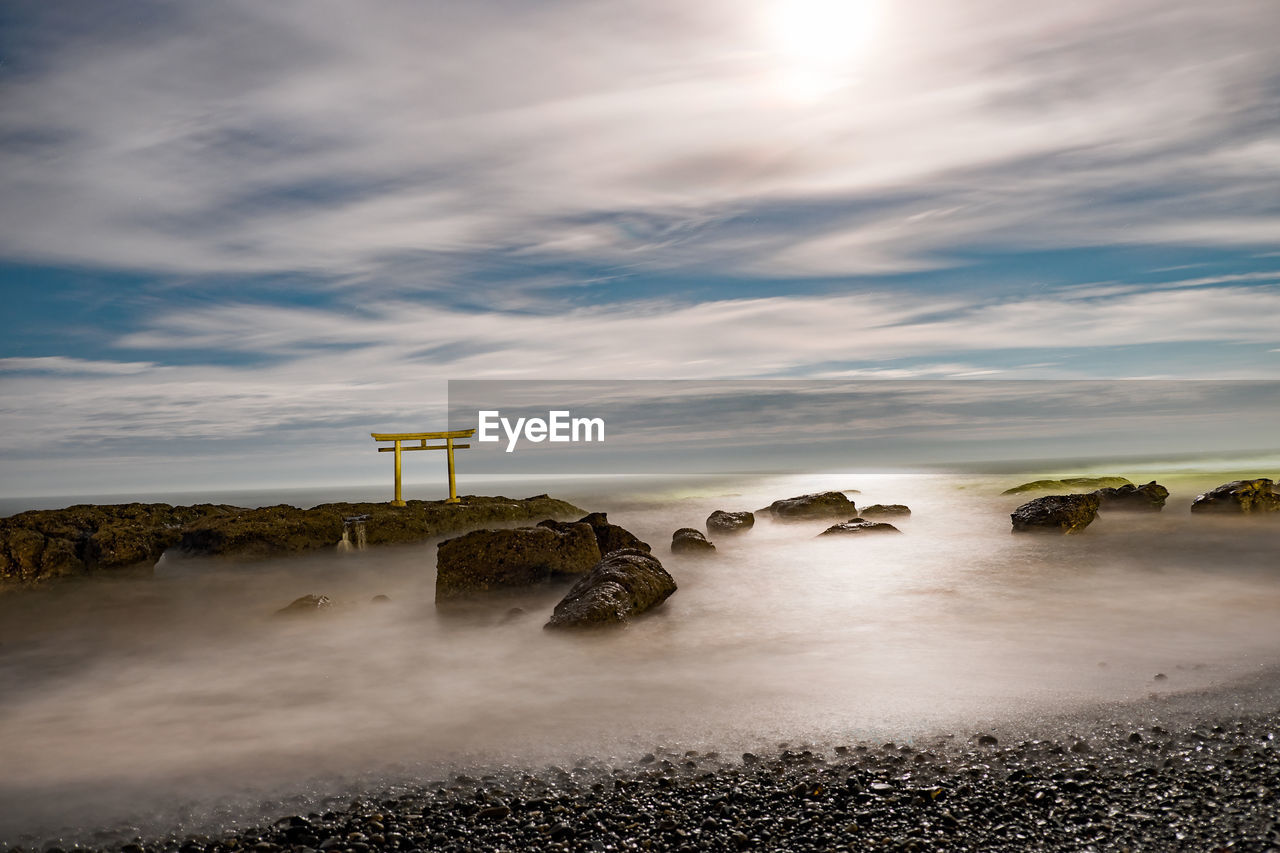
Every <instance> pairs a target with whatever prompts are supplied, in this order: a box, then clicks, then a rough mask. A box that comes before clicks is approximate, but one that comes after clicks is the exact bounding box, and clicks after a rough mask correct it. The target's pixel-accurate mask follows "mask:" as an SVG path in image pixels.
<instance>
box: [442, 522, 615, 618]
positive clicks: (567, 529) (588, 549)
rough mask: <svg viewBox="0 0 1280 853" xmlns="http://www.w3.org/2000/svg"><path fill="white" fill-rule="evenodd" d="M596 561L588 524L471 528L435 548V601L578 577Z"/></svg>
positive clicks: (597, 551) (594, 542) (593, 536)
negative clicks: (571, 576) (555, 577)
mask: <svg viewBox="0 0 1280 853" xmlns="http://www.w3.org/2000/svg"><path fill="white" fill-rule="evenodd" d="M599 559H600V549H599V547H598V546H597V545H596V537H595V533H594V532H593V531H592V529H591V526H590V525H589V524H581V523H579V524H558V525H556V526H555V527H549V526H538V527H515V528H508V529H503V530H473V531H471V532H470V533H466V534H463V535H462V536H458V537H456V538H454V539H446V540H445V541H443V542H441V543H440V544H439V545H438V546H436V603H437V604H440V603H442V602H446V601H450V600H454V599H460V598H470V597H473V596H475V595H477V594H482V593H487V592H493V591H497V590H506V589H520V588H524V587H530V586H535V585H537V584H540V583H543V582H545V581H547V580H549V579H550V578H551V577H552V576H553V575H579V574H582V573H584V572H587V571H590V569H591V567H592V566H594V565H595V564H596V563H597V562H598V561H599Z"/></svg>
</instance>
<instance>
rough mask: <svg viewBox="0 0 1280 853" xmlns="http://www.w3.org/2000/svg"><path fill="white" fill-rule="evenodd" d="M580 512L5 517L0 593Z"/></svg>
mask: <svg viewBox="0 0 1280 853" xmlns="http://www.w3.org/2000/svg"><path fill="white" fill-rule="evenodd" d="M582 512H583V511H582V510H581V509H579V508H578V507H575V506H573V505H572V504H569V503H566V502H565V501H561V500H556V499H555V498H551V497H548V496H547V495H536V496H534V497H531V498H524V499H515V498H506V497H481V496H476V495H467V496H466V497H464V498H462V500H461V502H459V503H456V504H450V503H445V502H444V501H408V502H407V504H406V505H405V506H403V507H393V506H391V505H389V504H385V503H331V504H322V505H320V506H316V507H312V508H311V509H299V508H297V507H293V506H288V505H284V504H281V505H279V506H270V507H261V508H258V509H245V508H243V507H235V506H229V505H225V504H198V505H196V506H170V505H169V504H143V503H134V504H115V505H105V506H97V505H92V504H80V505H77V506H71V507H67V508H66V509H58V510H32V511H30V512H23V513H19V514H17V515H13V516H9V517H8V518H0V587H2V586H5V585H15V584H17V585H30V584H36V583H41V582H45V581H48V580H51V579H54V578H60V577H74V576H82V575H93V574H98V573H108V572H110V573H117V572H137V571H143V572H150V571H151V570H152V568H153V567H154V565H155V563H156V561H157V560H158V559H160V557H161V556H162V555H163V554H164V553H165V552H166V551H168V550H170V549H174V550H175V551H176V552H179V553H181V554H183V555H184V556H199V557H224V558H233V559H262V558H266V557H279V556H286V555H290V554H300V553H307V552H313V551H319V550H323V549H327V548H334V547H336V546H337V545H338V544H339V543H340V542H344V541H347V544H350V543H349V541H348V539H347V537H344V534H346V533H347V532H348V530H347V528H348V521H349V520H351V519H358V522H359V525H360V531H361V535H362V536H363V541H364V542H365V543H366V544H367V545H369V546H374V545H389V544H402V543H403V544H407V543H412V542H420V541H422V540H425V539H430V538H432V537H434V536H440V535H442V534H448V533H453V532H456V531H461V530H467V529H471V528H475V527H481V526H483V525H486V524H505V523H512V522H520V521H532V520H534V519H538V518H551V519H559V518H569V517H573V516H575V515H581V514H582Z"/></svg>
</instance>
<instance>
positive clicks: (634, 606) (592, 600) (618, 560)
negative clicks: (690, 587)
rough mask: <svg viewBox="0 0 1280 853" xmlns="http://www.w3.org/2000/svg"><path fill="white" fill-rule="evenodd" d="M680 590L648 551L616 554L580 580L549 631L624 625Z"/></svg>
mask: <svg viewBox="0 0 1280 853" xmlns="http://www.w3.org/2000/svg"><path fill="white" fill-rule="evenodd" d="M675 591H676V582H675V579H673V578H672V577H671V575H670V574H668V573H667V570H666V569H664V568H663V567H662V563H660V562H659V561H658V559H657V558H656V557H654V556H653V555H652V554H650V553H648V552H647V551H640V550H637V549H635V548H627V549H624V550H621V551H614V552H613V553H611V554H609V555H607V556H606V557H605V558H604V559H602V560H601V561H600V562H599V563H597V564H596V565H595V567H594V568H592V569H591V571H590V572H589V573H588V574H587V575H586V576H585V577H583V578H582V579H581V580H579V581H578V582H577V583H576V584H574V585H573V587H572V588H571V589H570V590H569V592H568V593H567V594H566V595H565V597H564V598H563V599H561V600H560V603H559V604H557V605H556V607H555V610H554V611H553V612H552V614H551V619H550V621H548V622H547V624H546V626H545V627H547V628H559V629H563V628H595V627H609V626H618V625H624V624H626V623H627V622H629V621H630V620H631V619H632V618H633V617H635V616H637V615H639V614H641V613H644V612H645V611H647V610H652V609H653V608H655V607H657V606H658V605H660V604H662V602H664V601H666V600H667V599H668V598H669V597H670V596H671V594H672V593H674V592H675Z"/></svg>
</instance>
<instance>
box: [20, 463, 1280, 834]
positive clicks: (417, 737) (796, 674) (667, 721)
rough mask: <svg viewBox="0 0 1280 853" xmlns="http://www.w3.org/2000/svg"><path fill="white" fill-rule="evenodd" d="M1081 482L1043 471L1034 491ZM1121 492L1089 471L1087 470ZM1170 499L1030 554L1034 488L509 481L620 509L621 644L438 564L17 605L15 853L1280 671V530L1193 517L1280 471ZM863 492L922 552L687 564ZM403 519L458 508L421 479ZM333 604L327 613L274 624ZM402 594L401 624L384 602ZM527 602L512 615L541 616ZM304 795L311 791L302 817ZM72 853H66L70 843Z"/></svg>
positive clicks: (41, 593) (324, 561)
mask: <svg viewBox="0 0 1280 853" xmlns="http://www.w3.org/2000/svg"><path fill="white" fill-rule="evenodd" d="M1077 473H1081V472H1079V471H1044V472H1040V473H1039V474H1038V475H1037V476H1052V475H1070V474H1077ZM1087 473H1096V472H1087ZM1108 473H1116V474H1121V475H1125V476H1130V478H1131V479H1134V480H1135V481H1137V482H1144V481H1146V480H1148V479H1157V480H1159V481H1160V482H1161V483H1163V484H1164V485H1166V486H1167V487H1168V488H1169V489H1170V492H1171V495H1170V498H1169V500H1168V502H1167V505H1166V507H1165V509H1164V510H1163V511H1162V512H1158V513H1133V512H1129V513H1125V512H1110V511H1109V512H1103V513H1102V514H1100V516H1099V517H1098V519H1097V520H1096V521H1095V522H1094V523H1093V524H1092V525H1091V526H1090V527H1089V528H1088V529H1087V530H1086V531H1085V532H1083V533H1081V534H1079V535H1072V536H1039V535H1014V534H1012V533H1011V531H1010V521H1009V513H1010V512H1011V511H1012V510H1013V509H1014V508H1015V507H1016V506H1017V505H1018V504H1020V503H1022V502H1023V501H1025V500H1027V499H1029V498H1030V497H1032V496H1033V495H1004V494H1002V492H1003V491H1004V490H1005V489H1007V488H1009V487H1010V486H1013V485H1016V484H1017V483H1018V482H1021V481H1022V479H1034V478H1036V477H1032V476H1026V477H1023V478H1019V477H1011V476H1010V475H1008V474H978V473H972V472H966V473H955V472H950V473H947V472H942V473H939V472H927V473H918V472H916V473H858V472H856V471H855V472H846V473H839V474H832V473H818V474H806V475H734V476H709V475H708V476H683V477H676V476H656V475H655V476H630V477H625V476H598V477H578V478H572V477H561V478H520V479H507V480H502V479H501V478H492V479H490V480H489V481H487V482H482V483H479V484H475V486H476V488H475V490H476V491H481V492H483V493H485V494H505V495H507V496H509V497H526V496H529V495H532V494H536V493H544V492H547V493H550V494H552V495H553V496H554V497H560V498H563V499H565V500H569V501H571V502H573V503H575V504H577V505H578V506H580V507H582V508H583V509H585V510H589V511H605V512H607V513H608V515H609V519H610V520H611V521H612V522H614V523H617V524H620V525H623V526H624V527H626V528H627V529H629V530H631V531H632V532H634V533H635V534H636V535H638V536H639V537H640V538H642V539H644V540H645V541H647V542H649V543H650V544H651V545H652V546H653V550H654V553H655V554H656V555H657V556H658V557H659V558H660V559H661V560H662V561H663V563H664V565H665V566H666V567H667V569H668V570H669V571H670V572H671V574H672V575H673V577H675V579H676V581H677V583H678V585H679V589H678V591H677V592H676V593H675V594H674V595H673V596H672V597H671V598H670V599H669V600H668V601H667V603H666V604H665V605H664V606H662V607H661V608H660V609H658V610H657V611H655V612H653V613H651V614H648V615H646V616H644V617H642V618H640V619H637V620H635V621H634V622H633V623H632V624H631V625H630V626H628V627H626V628H625V629H621V630H617V631H612V632H606V633H592V634H588V635H575V634H564V633H557V632H549V631H545V630H543V625H544V623H545V622H546V619H547V616H548V615H549V613H550V611H551V608H552V607H553V606H554V603H555V601H556V600H557V599H558V597H559V596H560V595H561V594H562V593H563V589H562V588H547V589H539V590H535V591H532V592H530V593H527V594H522V595H515V596H512V597H508V598H502V599H500V600H498V601H495V602H494V603H493V605H492V606H491V607H483V608H478V609H476V610H473V611H468V612H466V613H465V614H463V615H453V616H450V615H449V614H447V613H438V612H437V610H436V608H435V606H434V600H433V589H434V571H435V546H436V542H435V541H428V542H423V543H421V544H416V545H412V546H402V547H389V548H370V549H364V550H358V549H341V548H339V547H338V543H337V542H335V543H334V547H333V548H332V549H330V550H327V551H324V552H318V553H313V554H309V555H306V556H298V557H292V558H287V559H277V560H269V561H260V562H252V563H228V562H224V561H217V560H199V559H182V558H180V557H178V556H176V555H165V556H164V557H162V558H161V560H160V561H159V563H158V564H157V565H156V567H155V569H154V572H153V573H152V574H150V575H147V576H141V577H139V576H131V577H117V578H103V577H95V578H92V579H88V580H85V581H82V582H77V583H63V584H56V585H51V586H48V587H44V588H36V589H31V590H13V591H9V592H6V593H4V594H0V767H4V768H8V772H6V773H4V774H2V775H0V842H7V843H10V844H13V843H20V842H21V841H22V839H23V838H24V837H25V838H26V839H27V843H28V844H29V843H30V839H33V838H50V837H54V838H63V839H69V840H74V839H77V838H82V837H85V836H84V834H85V833H87V832H89V831H90V829H91V828H93V827H102V826H113V827H124V828H125V829H124V830H123V832H124V833H125V835H127V834H128V833H129V832H132V831H137V832H145V831H147V830H148V829H149V828H151V829H154V828H157V827H163V828H165V829H166V830H172V829H174V828H175V827H176V828H179V829H184V828H185V829H187V830H190V831H196V830H198V829H207V828H209V827H211V826H229V825H234V824H236V823H237V822H244V821H250V820H253V819H254V818H255V816H257V815H262V814H270V813H272V808H273V807H274V808H277V809H278V808H282V807H283V806H281V805H280V804H281V803H284V802H287V801H288V802H293V801H299V802H303V801H305V802H323V801H324V798H326V797H332V796H336V795H338V794H340V793H342V792H350V791H352V790H363V789H369V788H377V787H379V786H384V787H386V786H394V785H398V784H406V783H409V782H413V781H421V780H424V779H431V778H435V777H440V778H447V777H448V774H450V773H454V772H457V771H458V770H459V769H460V768H480V769H484V768H502V767H508V768H510V767H543V766H546V765H549V764H554V765H558V766H565V767H572V766H574V765H575V764H576V763H579V762H582V761H586V760H588V759H590V760H592V761H597V762H603V763H605V764H606V765H609V766H624V765H625V766H631V765H633V764H634V762H635V761H636V760H637V759H638V758H639V757H640V756H641V755H643V754H644V753H646V752H648V751H650V750H652V749H653V748H655V747H656V746H662V747H666V748H679V749H692V750H699V751H707V750H716V751H720V752H724V753H729V754H736V753H738V752H742V751H746V750H754V751H761V750H764V751H767V750H769V749H774V748H776V747H777V746H778V745H779V744H781V743H788V744H793V745H799V744H825V745H832V744H855V743H865V742H871V743H881V742H884V741H895V742H899V743H907V742H911V741H912V740H913V739H915V738H923V737H927V736H932V735H937V734H938V733H946V734H949V735H951V736H954V737H957V738H961V739H963V738H969V737H972V736H973V735H974V734H975V733H978V732H981V731H986V730H989V729H991V728H992V727H998V726H1001V725H1004V724H1007V723H1009V722H1010V721H1015V720H1018V721H1024V722H1025V721H1031V722H1034V721H1036V720H1038V719H1046V720H1047V719H1051V718H1057V717H1061V715H1063V714H1064V713H1070V712H1072V711H1073V710H1078V709H1088V708H1091V707H1096V706H1098V705H1099V704H1100V703H1116V702H1121V703H1123V702H1130V701H1139V700H1145V701H1150V700H1151V699H1152V697H1159V696H1162V695H1175V694H1182V693H1193V692H1201V691H1206V690H1209V691H1212V690H1214V689H1215V688H1225V687H1229V686H1230V685H1231V684H1232V683H1235V682H1238V681H1239V680H1241V679H1247V678H1250V677H1252V676H1255V675H1257V674H1258V673H1262V672H1268V671H1273V670H1274V669H1275V668H1276V666H1277V664H1280V629H1278V628H1277V626H1278V625H1280V618H1278V617H1280V559H1277V554H1278V553H1280V515H1273V516H1270V517H1267V518H1262V519H1257V518H1244V517H1225V518H1224V517H1206V516H1204V515H1199V514H1197V515H1193V514H1192V513H1191V512H1190V509H1189V507H1190V504H1191V501H1192V500H1193V499H1194V497H1195V496H1196V495H1197V494H1198V493H1200V492H1202V491H1204V490H1206V489H1208V488H1211V487H1213V486H1215V485H1218V484H1220V483H1222V482H1224V481H1225V480H1229V479H1234V478H1236V477H1238V476H1242V475H1245V474H1251V475H1252V476H1266V475H1270V476H1273V477H1274V476H1275V475H1276V471H1274V470H1270V469H1268V470H1256V469H1252V470H1230V471H1228V470H1210V469H1207V468H1186V467H1184V468H1179V469H1177V470H1170V471H1161V470H1157V469H1145V470H1138V471H1130V470H1123V469H1122V470H1116V471H1110V472H1108ZM827 490H841V491H846V492H847V493H848V495H849V497H850V499H851V500H853V501H854V502H855V503H856V504H857V505H858V506H865V505H869V504H877V503H879V504H905V505H907V506H909V507H910V510H911V514H910V516H908V517H902V518H893V519H889V520H890V521H891V522H892V523H893V524H895V525H896V526H897V527H899V528H900V530H901V531H902V535H897V536H894V535H882V536H869V535H862V536H832V537H819V536H818V534H819V533H821V531H822V530H823V529H824V528H825V527H826V526H827V524H828V522H822V521H812V522H793V523H781V522H776V521H772V520H771V519H769V518H768V517H766V516H765V515H762V514H759V513H758V514H757V521H756V524H755V526H754V527H753V528H752V529H751V530H749V531H746V532H743V533H741V534H737V535H731V536H730V535H713V536H712V537H711V538H712V540H713V541H714V543H715V545H716V551H715V553H714V554H713V555H710V556H707V557H695V556H686V555H677V554H672V553H671V552H670V548H669V544H670V541H671V535H672V532H673V531H674V530H676V529H677V528H681V527H694V528H700V529H701V528H703V526H704V524H705V520H706V518H707V516H708V515H709V514H710V513H711V512H712V511H714V510H717V509H722V510H730V511H738V510H753V511H754V510H759V509H760V508H761V507H764V506H766V505H768V504H769V503H770V502H772V501H774V500H777V499H779V498H786V497H791V496H794V495H799V494H805V493H810V492H817V491H827ZM420 491H421V492H422V494H420V495H418V494H414V490H413V489H412V488H411V489H410V490H409V494H408V495H407V496H408V497H438V495H435V494H433V493H431V490H430V489H427V488H426V487H423V488H422V489H421V490H420ZM386 497H387V495H386V486H385V485H381V486H367V487H351V486H343V487H329V488H311V489H304V490H296V489H295V490H260V491H253V492H249V491H246V492H239V493H236V492H222V493H203V494H199V495H197V494H162V493H155V494H146V495H139V494H131V495H127V496H122V495H117V496H101V495H100V496H89V497H78V498H66V497H53V498H41V499H7V500H6V501H5V502H4V503H3V504H2V505H0V509H2V510H3V511H4V512H5V513H6V514H9V513H12V512H16V511H21V510H27V509H36V508H50V507H56V506H65V505H67V504H69V503H90V502H91V503H108V502H121V501H124V500H158V501H165V502H169V503H196V502H213V503H231V504H236V505H242V506H263V505H271V504H277V503H289V504H293V505H295V506H312V505H315V504H319V503H324V502H328V501H336V500H346V501H360V500H385V499H386ZM308 594H317V595H327V596H328V597H329V598H330V599H331V600H332V602H333V606H332V607H331V608H330V609H329V610H327V611H322V612H317V613H314V614H311V615H310V616H309V617H306V618H293V619H282V618H277V617H276V616H275V615H274V614H275V612H276V611H277V610H279V609H280V608H281V607H283V606H285V605H287V604H288V603H289V602H291V601H293V600H294V599H296V598H298V597H300V596H303V595H308ZM375 596H386V598H387V599H389V600H386V601H375V600H374V597H375ZM516 608H518V610H516ZM289 798H294V800H290V799H289ZM68 843H69V842H68ZM0 846H4V845H3V843H0Z"/></svg>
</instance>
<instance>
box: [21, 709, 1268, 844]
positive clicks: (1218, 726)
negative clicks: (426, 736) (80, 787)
mask: <svg viewBox="0 0 1280 853" xmlns="http://www.w3.org/2000/svg"><path fill="white" fill-rule="evenodd" d="M1273 693H1274V691H1272V690H1267V691H1266V695H1265V696H1263V697H1261V704H1269V703H1270V702H1271V701H1272V699H1273ZM1217 698H1218V699H1219V700H1220V699H1221V698H1222V697H1221V696H1219V697H1217ZM1252 698H1253V701H1244V702H1242V701H1233V702H1230V703H1229V704H1230V705H1231V706H1233V707H1235V708H1237V709H1239V711H1238V712H1236V713H1231V714H1223V713H1221V712H1215V713H1212V714H1211V715H1206V713H1205V710H1204V708H1203V706H1202V704H1200V702H1198V701H1197V699H1196V697H1185V698H1183V699H1182V700H1180V701H1179V700H1176V699H1173V700H1169V701H1158V702H1157V701H1155V700H1153V701H1152V702H1149V703H1140V704H1139V705H1136V706H1135V705H1128V706H1117V707H1115V708H1113V709H1111V711H1110V712H1106V711H1104V712H1102V713H1097V714H1094V715H1091V717H1090V719H1089V721H1088V722H1087V723H1086V722H1085V721H1084V720H1082V719H1080V718H1078V717H1077V718H1075V719H1074V720H1067V721H1064V720H1056V721H1054V720H1041V721H1038V722H1035V723H1024V727H1023V728H1022V729H1020V730H1016V729H1012V728H1011V729H1008V730H1004V729H1001V730H998V731H992V732H976V733H965V734H963V735H961V734H939V735H937V736H934V737H931V738H926V739H915V740H913V741H912V742H911V743H875V744H869V743H851V744H838V745H830V746H827V747H819V746H816V745H809V744H799V743H796V744H791V743H786V744H782V743H779V744H776V745H775V746H774V747H773V748H772V749H771V750H769V751H767V753H766V751H765V750H761V751H760V753H759V754H756V753H746V754H734V755H722V754H718V753H715V752H703V753H698V752H693V751H682V750H678V749H661V748H657V749H654V750H653V751H652V752H651V753H648V754H645V755H641V756H636V757H635V759H634V760H632V761H629V762H627V763H625V764H619V763H615V764H613V765H606V764H604V763H602V762H597V761H590V760H583V761H579V762H575V763H572V764H570V765H566V766H562V767H551V768H545V769H542V770H539V771H536V772H534V771H528V772H526V771H519V770H512V769H510V768H506V769H503V770H500V771H498V772H494V773H490V774H484V775H466V774H460V775H455V776H452V777H451V778H449V779H446V780H435V781H431V782H423V783H422V784H421V785H419V786H410V787H403V786H402V787H400V788H397V789H394V790H393V791H391V792H384V793H382V794H380V795H366V796H361V797H358V798H356V799H354V800H347V799H345V798H344V799H343V800H341V801H335V800H333V799H330V800H329V801H327V802H326V803H325V804H323V805H313V806H312V809H311V810H304V811H303V812H301V813H294V814H290V813H281V814H280V815H279V816H278V819H276V820H275V821H274V823H270V824H264V825H260V826H257V827H254V828H248V829H244V828H242V829H238V830H235V831H227V832H226V833H224V834H216V835H210V836H204V835H171V836H168V837H152V838H134V839H133V840H131V841H130V840H127V839H124V838H121V837H120V836H118V835H117V836H115V837H114V838H113V839H109V838H108V837H107V834H106V833H103V834H100V835H99V839H100V840H99V842H98V845H99V846H96V847H95V845H92V844H91V845H89V846H88V847H85V848H79V849H103V850H118V851H121V853H222V851H253V853H277V851H284V850H293V851H302V853H309V851H334V853H339V851H352V853H369V851H374V850H378V851H381V850H391V851H415V850H421V851H463V850H467V851H470V850H565V851H607V850H745V849H771V850H795V851H802V850H845V849H850V850H903V851H910V850H1010V851H1013V850H1099V851H1102V850H1232V851H1235V850H1244V851H1267V850H1280V744H1278V741H1277V735H1280V714H1277V713H1275V712H1271V711H1267V710H1259V708H1258V707H1257V706H1258V704H1259V696H1258V695H1256V694H1255V695H1254V696H1253V697H1252ZM1272 707H1274V706H1272ZM1036 727H1040V728H1043V729H1053V730H1055V731H1056V732H1057V734H1056V735H1055V736H1052V737H1035V736H1033V735H1032V734H1030V732H1033V731H1035V730H1036ZM273 817H274V816H273ZM68 847H69V845H68ZM24 849H25V850H26V851H27V853H30V851H32V850H41V849H43V850H44V851H45V852H46V853H55V851H57V850H58V849H62V848H60V847H58V846H56V845H50V844H47V843H37V844H28V846H26V847H25V848H23V847H20V846H14V847H11V848H10V853H18V851H21V850H24Z"/></svg>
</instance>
